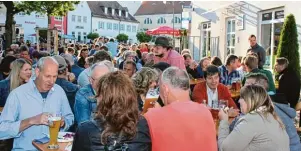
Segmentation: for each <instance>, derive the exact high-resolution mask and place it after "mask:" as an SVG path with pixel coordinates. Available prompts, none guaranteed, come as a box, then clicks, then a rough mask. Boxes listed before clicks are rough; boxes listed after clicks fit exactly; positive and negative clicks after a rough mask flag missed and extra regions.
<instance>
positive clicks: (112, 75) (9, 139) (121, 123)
mask: <svg viewBox="0 0 301 151" xmlns="http://www.w3.org/2000/svg"><path fill="white" fill-rule="evenodd" d="M249 41H250V49H249V50H248V51H247V54H246V56H244V57H241V56H236V55H234V54H231V55H228V56H227V58H226V60H225V62H223V61H222V60H221V59H220V58H219V57H218V56H213V57H204V58H201V59H200V61H199V62H197V61H195V60H193V57H192V54H191V53H190V50H189V49H184V50H182V51H181V52H180V53H179V52H177V51H175V50H174V49H173V47H172V45H171V44H170V41H169V39H168V38H166V37H157V39H156V41H155V43H154V45H150V44H146V43H142V44H140V45H138V44H133V45H131V46H129V45H127V44H119V43H117V42H115V41H114V39H107V38H104V37H100V38H97V39H96V40H94V42H93V44H92V45H91V46H88V45H86V44H82V45H79V44H68V45H67V47H66V48H64V47H60V48H59V49H58V54H55V55H53V54H50V53H49V52H47V51H42V50H35V48H34V47H32V46H26V45H24V44H23V43H22V41H21V42H19V43H17V44H13V45H12V46H11V47H10V48H8V49H7V50H5V51H4V52H3V54H2V59H1V63H0V80H1V81H0V107H4V108H3V111H2V113H1V115H0V140H2V141H1V142H2V143H4V144H6V148H3V149H1V148H0V150H5V149H8V148H9V147H11V148H9V149H8V150H16V151H17V150H37V149H36V148H35V147H34V146H33V145H32V142H33V141H34V140H38V139H41V138H44V137H45V134H48V133H49V130H48V117H49V114H50V113H60V115H61V116H62V122H61V125H60V126H61V130H62V131H69V132H74V133H75V136H74V141H73V146H72V151H90V150H91V151H92V150H93V151H94V150H112V151H113V150H129V151H148V150H153V151H182V150H187V151H188V150H189V151H194V150H205V151H217V150H220V151H243V150H244V151H255V150H260V151H263V150H264V151H300V150H301V144H300V137H299V136H298V134H297V130H296V127H295V125H294V120H293V119H294V118H295V117H296V110H295V108H296V106H297V103H298V101H299V95H300V79H299V76H298V75H297V73H296V72H295V71H293V70H292V69H290V68H289V67H288V65H289V61H288V60H287V59H286V58H277V59H276V65H275V72H276V73H278V75H279V78H278V80H277V81H279V82H277V83H278V86H275V82H274V78H273V74H272V72H271V71H269V70H266V69H263V65H264V62H265V52H263V51H264V50H263V48H262V47H261V46H260V45H258V44H257V42H256V37H255V36H254V35H251V36H250V38H249ZM196 79H201V81H200V82H198V83H197V84H195V85H192V84H191V82H190V81H191V80H196ZM233 83H241V86H242V88H241V90H240V94H239V97H238V98H237V97H233V96H232V95H231V91H232V89H233ZM148 96H158V99H157V100H156V102H155V103H154V105H153V108H149V109H147V110H146V109H145V103H146V102H147V98H148ZM221 102H227V103H226V106H223V107H219V104H221ZM145 110H146V111H145ZM144 111H145V112H146V113H145V112H144ZM144 113H145V114H144ZM10 143H13V144H12V145H11V146H10ZM0 147H1V146H0Z"/></svg>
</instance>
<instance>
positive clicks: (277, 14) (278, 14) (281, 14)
mask: <svg viewBox="0 0 301 151" xmlns="http://www.w3.org/2000/svg"><path fill="white" fill-rule="evenodd" d="M281 18H284V10H280V11H275V19H281Z"/></svg>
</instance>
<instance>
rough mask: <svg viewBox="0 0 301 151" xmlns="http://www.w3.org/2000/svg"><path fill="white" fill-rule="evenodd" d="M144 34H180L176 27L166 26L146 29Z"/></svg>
mask: <svg viewBox="0 0 301 151" xmlns="http://www.w3.org/2000/svg"><path fill="white" fill-rule="evenodd" d="M146 34H149V35H173V34H174V35H175V36H180V31H179V30H178V29H173V28H171V27H168V26H160V27H158V28H155V29H151V30H147V31H146Z"/></svg>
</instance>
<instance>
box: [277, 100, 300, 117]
mask: <svg viewBox="0 0 301 151" xmlns="http://www.w3.org/2000/svg"><path fill="white" fill-rule="evenodd" d="M273 103H274V105H275V108H278V109H279V110H280V111H282V112H283V113H284V114H286V115H287V116H289V117H290V118H295V117H296V110H295V109H293V108H291V107H290V106H289V105H288V104H280V103H276V102H273Z"/></svg>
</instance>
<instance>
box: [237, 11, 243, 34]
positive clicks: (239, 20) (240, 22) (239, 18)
mask: <svg viewBox="0 0 301 151" xmlns="http://www.w3.org/2000/svg"><path fill="white" fill-rule="evenodd" d="M236 28H237V30H244V29H245V15H244V14H241V15H238V16H236Z"/></svg>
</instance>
